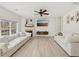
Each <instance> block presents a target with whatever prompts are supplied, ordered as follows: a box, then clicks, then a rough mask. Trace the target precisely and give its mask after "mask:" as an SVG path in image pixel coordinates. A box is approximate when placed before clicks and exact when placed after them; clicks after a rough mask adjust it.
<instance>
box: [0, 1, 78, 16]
mask: <svg viewBox="0 0 79 59" xmlns="http://www.w3.org/2000/svg"><path fill="white" fill-rule="evenodd" d="M0 5H1V6H3V7H5V8H7V9H8V10H11V11H13V12H15V13H17V14H19V15H21V16H23V17H31V16H34V14H35V13H34V10H38V11H39V9H41V8H43V9H47V10H48V12H49V14H50V15H51V16H55V15H56V16H62V15H64V14H65V13H67V12H69V11H71V10H72V9H75V8H76V7H78V6H79V5H78V4H77V5H76V4H73V3H71V2H0ZM35 16H36V15H35Z"/></svg>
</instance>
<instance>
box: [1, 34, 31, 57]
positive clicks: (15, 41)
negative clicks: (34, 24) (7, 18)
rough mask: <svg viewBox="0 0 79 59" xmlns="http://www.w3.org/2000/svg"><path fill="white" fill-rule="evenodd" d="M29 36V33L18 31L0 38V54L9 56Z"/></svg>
mask: <svg viewBox="0 0 79 59" xmlns="http://www.w3.org/2000/svg"><path fill="white" fill-rule="evenodd" d="M30 38H31V33H25V34H24V33H19V34H15V35H11V36H9V37H4V38H1V39H3V40H4V39H5V40H4V41H6V42H4V41H1V39H0V56H1V57H9V56H11V55H12V54H14V53H15V52H16V51H17V50H18V49H19V48H20V47H21V46H23V44H24V43H26V42H27V41H28V40H29V39H30Z"/></svg>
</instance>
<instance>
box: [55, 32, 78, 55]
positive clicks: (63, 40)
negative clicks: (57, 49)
mask: <svg viewBox="0 0 79 59" xmlns="http://www.w3.org/2000/svg"><path fill="white" fill-rule="evenodd" d="M54 39H55V41H56V42H57V43H58V44H59V45H60V46H61V47H62V48H63V49H64V51H66V52H67V54H68V55H69V56H79V34H78V33H65V34H64V35H63V36H55V38H54Z"/></svg>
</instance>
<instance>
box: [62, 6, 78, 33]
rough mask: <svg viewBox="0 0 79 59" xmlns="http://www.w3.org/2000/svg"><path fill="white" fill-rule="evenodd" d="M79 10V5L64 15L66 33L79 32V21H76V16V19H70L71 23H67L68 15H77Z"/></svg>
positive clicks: (64, 30)
mask: <svg viewBox="0 0 79 59" xmlns="http://www.w3.org/2000/svg"><path fill="white" fill-rule="evenodd" d="M77 12H79V7H78V8H76V9H74V10H71V12H69V13H67V14H66V15H65V16H64V17H63V32H65V33H79V22H77V23H76V17H75V19H74V21H71V20H70V23H69V24H67V16H70V17H71V16H75V15H76V13H77Z"/></svg>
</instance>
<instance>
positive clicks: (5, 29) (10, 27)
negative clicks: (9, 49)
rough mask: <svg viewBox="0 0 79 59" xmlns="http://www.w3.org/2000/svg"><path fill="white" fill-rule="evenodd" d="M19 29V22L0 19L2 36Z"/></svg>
mask: <svg viewBox="0 0 79 59" xmlns="http://www.w3.org/2000/svg"><path fill="white" fill-rule="evenodd" d="M16 31H17V22H16V21H8V20H0V32H1V34H0V35H1V36H4V35H11V34H15V33H16Z"/></svg>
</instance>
